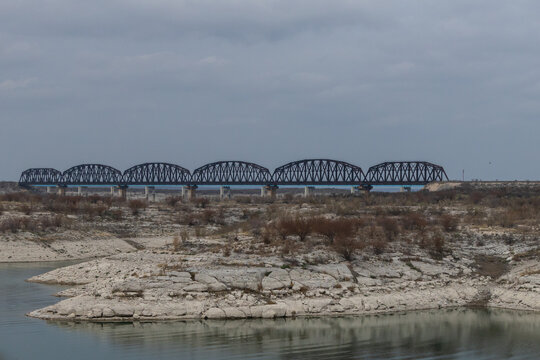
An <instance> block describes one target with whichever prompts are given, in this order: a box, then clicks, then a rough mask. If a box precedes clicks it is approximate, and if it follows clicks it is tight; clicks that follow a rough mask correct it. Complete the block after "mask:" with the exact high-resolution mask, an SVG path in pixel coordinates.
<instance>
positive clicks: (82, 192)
mask: <svg viewBox="0 0 540 360" xmlns="http://www.w3.org/2000/svg"><path fill="white" fill-rule="evenodd" d="M86 188H87V186H78V187H77V195H79V196H83V195H84V189H86Z"/></svg>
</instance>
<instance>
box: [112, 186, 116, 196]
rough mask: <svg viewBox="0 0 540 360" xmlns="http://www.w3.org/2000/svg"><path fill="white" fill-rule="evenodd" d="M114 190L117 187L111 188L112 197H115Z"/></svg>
mask: <svg viewBox="0 0 540 360" xmlns="http://www.w3.org/2000/svg"><path fill="white" fill-rule="evenodd" d="M114 190H116V187H115V186H111V196H114Z"/></svg>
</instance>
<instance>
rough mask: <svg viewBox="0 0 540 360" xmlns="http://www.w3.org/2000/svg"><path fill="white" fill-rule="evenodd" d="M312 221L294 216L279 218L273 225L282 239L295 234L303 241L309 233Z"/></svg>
mask: <svg viewBox="0 0 540 360" xmlns="http://www.w3.org/2000/svg"><path fill="white" fill-rule="evenodd" d="M312 227H313V223H312V221H311V220H310V219H307V218H302V217H295V218H281V219H280V220H279V221H278V222H277V223H276V225H275V228H276V231H277V233H278V234H279V236H281V238H282V239H283V240H285V239H286V238H287V236H289V235H296V236H298V238H299V239H300V241H304V240H305V239H306V237H307V236H308V235H309V234H310V233H311V231H312Z"/></svg>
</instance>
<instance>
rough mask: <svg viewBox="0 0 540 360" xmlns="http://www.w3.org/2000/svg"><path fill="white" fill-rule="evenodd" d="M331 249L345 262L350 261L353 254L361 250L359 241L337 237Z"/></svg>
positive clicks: (348, 237) (352, 238)
mask: <svg viewBox="0 0 540 360" xmlns="http://www.w3.org/2000/svg"><path fill="white" fill-rule="evenodd" d="M332 247H333V249H334V250H335V251H336V252H337V253H339V254H340V255H341V256H343V257H344V258H345V260H347V261H350V260H351V259H352V256H353V254H354V253H355V252H356V251H357V250H360V249H362V248H363V246H362V243H361V242H360V240H358V239H357V238H355V237H353V236H338V237H336V238H335V239H334V242H333V244H332Z"/></svg>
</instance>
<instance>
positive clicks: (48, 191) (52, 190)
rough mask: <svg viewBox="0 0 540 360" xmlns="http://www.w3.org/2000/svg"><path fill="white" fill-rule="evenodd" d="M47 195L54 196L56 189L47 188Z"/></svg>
mask: <svg viewBox="0 0 540 360" xmlns="http://www.w3.org/2000/svg"><path fill="white" fill-rule="evenodd" d="M47 194H54V188H53V187H52V186H47Z"/></svg>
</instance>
